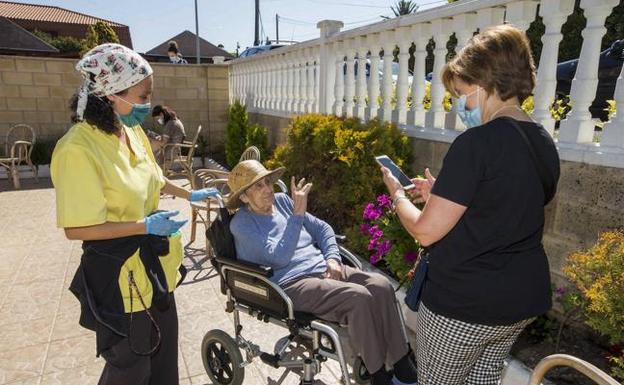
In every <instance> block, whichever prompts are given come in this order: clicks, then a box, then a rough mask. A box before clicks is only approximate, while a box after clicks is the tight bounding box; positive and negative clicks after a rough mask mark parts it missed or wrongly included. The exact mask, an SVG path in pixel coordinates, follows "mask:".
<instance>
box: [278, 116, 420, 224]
mask: <svg viewBox="0 0 624 385" xmlns="http://www.w3.org/2000/svg"><path fill="white" fill-rule="evenodd" d="M382 154H385V155H388V156H389V157H390V158H392V159H393V160H394V161H395V162H396V163H397V164H398V165H399V166H400V167H402V168H403V169H404V170H406V171H407V172H409V170H407V166H408V165H409V161H410V157H411V147H410V144H409V140H408V138H407V137H406V136H405V135H404V134H403V133H402V132H401V131H400V130H399V129H398V128H397V127H396V126H395V125H393V124H390V123H384V122H381V121H379V120H377V119H374V120H371V121H370V122H368V123H363V122H360V120H359V119H354V118H351V119H344V118H339V117H336V116H333V115H320V114H307V115H301V116H297V117H294V118H293V119H292V121H291V123H290V126H289V127H288V140H287V143H286V144H284V145H281V146H279V147H277V149H276V150H275V152H274V153H273V157H272V158H271V159H270V160H268V161H267V162H266V163H267V167H269V168H275V167H278V166H285V167H286V175H285V176H284V179H285V180H287V181H290V177H291V175H294V176H295V177H297V178H302V177H305V178H306V179H307V180H308V181H310V182H312V183H313V187H312V191H311V192H310V199H309V200H308V210H309V211H310V212H312V213H314V214H315V215H316V216H318V217H319V218H322V219H323V220H325V221H327V222H329V223H330V224H331V225H333V226H334V228H335V229H336V230H337V231H343V230H344V229H345V228H346V227H348V226H353V225H354V224H359V222H360V217H361V206H362V204H364V203H365V202H368V201H370V200H372V199H375V197H376V195H377V194H378V193H381V192H382V191H384V189H385V188H384V186H383V181H382V177H381V171H380V170H379V166H378V165H377V163H376V162H375V158H374V157H375V156H376V155H382Z"/></svg>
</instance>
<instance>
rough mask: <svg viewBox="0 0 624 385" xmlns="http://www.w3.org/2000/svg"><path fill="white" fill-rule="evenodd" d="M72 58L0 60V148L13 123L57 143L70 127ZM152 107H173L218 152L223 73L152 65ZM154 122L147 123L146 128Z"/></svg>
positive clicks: (223, 115) (76, 82) (74, 82)
mask: <svg viewBox="0 0 624 385" xmlns="http://www.w3.org/2000/svg"><path fill="white" fill-rule="evenodd" d="M75 63H76V60H75V59H56V58H31V57H20V56H0V144H2V145H3V144H4V137H5V135H6V133H7V131H8V129H9V128H10V127H11V126H12V125H14V124H18V123H26V124H29V125H31V126H33V127H34V128H35V129H36V131H37V135H38V137H39V138H43V139H56V138H58V137H60V136H62V135H63V134H64V133H65V132H66V131H67V129H68V128H69V127H70V126H71V122H70V116H71V113H70V111H69V108H68V105H69V99H70V98H71V96H72V95H73V94H74V92H76V90H77V89H78V87H79V86H80V84H81V77H80V76H79V74H78V73H77V72H76V71H75V69H74V66H75ZM153 68H154V95H153V98H152V105H155V104H166V105H169V106H170V107H172V108H173V109H174V110H175V111H176V112H177V113H178V115H179V116H180V118H181V120H182V122H183V123H184V125H185V127H186V130H187V134H188V136H189V137H192V135H194V133H195V132H196V129H197V126H198V125H200V124H201V125H202V126H203V135H204V136H205V137H206V138H207V139H208V140H209V142H210V143H211V147H212V149H215V148H216V149H218V148H222V147H223V140H224V137H225V135H224V132H225V126H226V124H227V108H228V98H229V97H228V72H227V71H228V68H227V66H224V65H201V66H194V65H188V66H176V65H173V64H161V63H154V64H153ZM154 125H155V122H154V121H153V120H152V119H151V118H148V119H147V121H146V122H145V126H146V127H153V126H154Z"/></svg>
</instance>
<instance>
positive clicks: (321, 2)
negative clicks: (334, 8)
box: [306, 0, 388, 9]
mask: <svg viewBox="0 0 624 385" xmlns="http://www.w3.org/2000/svg"><path fill="white" fill-rule="evenodd" d="M306 1H309V2H310V3H316V4H327V5H345V6H349V7H362V8H378V9H388V6H382V5H369V4H358V3H340V2H333V1H322V0H306Z"/></svg>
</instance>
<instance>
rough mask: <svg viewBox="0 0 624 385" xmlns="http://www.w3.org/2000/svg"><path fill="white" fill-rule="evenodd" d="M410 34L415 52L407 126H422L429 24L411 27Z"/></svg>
mask: <svg viewBox="0 0 624 385" xmlns="http://www.w3.org/2000/svg"><path fill="white" fill-rule="evenodd" d="M411 33H412V39H413V40H414V44H415V45H416V50H415V51H414V72H413V75H414V77H413V79H412V107H411V108H410V111H409V112H408V114H407V124H410V125H414V126H424V125H425V106H424V105H423V98H424V97H425V75H426V74H425V59H426V57H427V43H429V37H430V36H431V29H430V28H429V24H416V25H413V26H412V27H411Z"/></svg>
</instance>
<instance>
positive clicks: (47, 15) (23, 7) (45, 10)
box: [0, 1, 127, 27]
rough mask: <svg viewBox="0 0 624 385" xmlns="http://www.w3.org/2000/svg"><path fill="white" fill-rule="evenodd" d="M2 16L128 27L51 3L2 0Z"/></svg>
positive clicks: (0, 6) (14, 18)
mask: <svg viewBox="0 0 624 385" xmlns="http://www.w3.org/2000/svg"><path fill="white" fill-rule="evenodd" d="M0 16H3V17H6V18H7V19H13V20H33V21H46V22H52V23H67V24H84V25H90V24H95V23H97V22H98V21H103V22H105V23H107V24H109V25H111V26H114V27H127V26H126V25H124V24H119V23H116V22H114V21H110V20H105V19H100V18H99V17H94V16H90V15H85V14H84V13H80V12H75V11H70V10H68V9H65V8H61V7H56V6H51V5H39V4H24V3H15V2H12V1H0Z"/></svg>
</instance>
